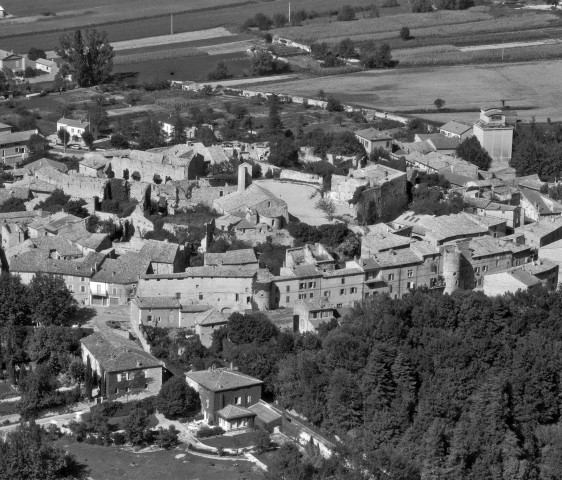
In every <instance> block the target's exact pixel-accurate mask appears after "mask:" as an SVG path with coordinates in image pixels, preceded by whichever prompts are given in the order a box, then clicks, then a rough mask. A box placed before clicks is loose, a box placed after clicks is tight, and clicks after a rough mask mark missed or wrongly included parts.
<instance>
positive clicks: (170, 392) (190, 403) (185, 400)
mask: <svg viewBox="0 0 562 480" xmlns="http://www.w3.org/2000/svg"><path fill="white" fill-rule="evenodd" d="M156 408H157V409H158V411H159V412H160V413H162V414H163V415H164V416H165V417H166V418H170V419H177V418H181V417H187V416H188V415H190V414H194V413H196V412H197V411H198V410H199V409H200V408H201V402H200V400H199V394H198V393H197V392H196V391H195V390H194V389H193V388H191V387H190V386H189V385H188V384H187V382H186V381H185V377H183V376H177V377H173V378H171V379H170V380H168V381H167V382H166V383H164V385H162V388H161V389H160V392H159V393H158V397H156Z"/></svg>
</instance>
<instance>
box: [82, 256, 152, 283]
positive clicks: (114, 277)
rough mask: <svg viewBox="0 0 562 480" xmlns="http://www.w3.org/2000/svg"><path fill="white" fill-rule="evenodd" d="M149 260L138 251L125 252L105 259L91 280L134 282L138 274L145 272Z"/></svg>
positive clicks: (148, 265)
mask: <svg viewBox="0 0 562 480" xmlns="http://www.w3.org/2000/svg"><path fill="white" fill-rule="evenodd" d="M149 267H150V260H149V259H148V258H146V257H143V256H142V255H139V254H138V253H133V252H130V253H125V254H124V255H122V256H120V257H119V258H118V259H116V260H115V259H112V258H109V259H107V260H106V261H105V262H104V263H103V265H102V267H101V269H100V271H99V272H97V273H96V274H95V275H94V277H93V278H92V281H93V282H101V283H117V284H122V285H126V284H130V283H136V282H137V281H138V279H139V277H140V276H142V275H144V274H146V272H147V271H148V269H149Z"/></svg>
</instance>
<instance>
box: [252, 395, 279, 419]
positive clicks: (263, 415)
mask: <svg viewBox="0 0 562 480" xmlns="http://www.w3.org/2000/svg"><path fill="white" fill-rule="evenodd" d="M248 410H250V411H251V412H254V413H255V414H256V415H257V416H258V418H259V419H260V420H261V421H263V422H265V423H270V422H274V421H276V420H280V419H281V414H279V413H277V412H276V411H275V410H274V409H273V408H271V407H270V406H269V405H268V404H267V403H265V402H264V401H263V400H260V401H259V402H258V403H254V404H253V405H250V406H249V407H248Z"/></svg>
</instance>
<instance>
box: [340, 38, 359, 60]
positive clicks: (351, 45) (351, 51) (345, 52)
mask: <svg viewBox="0 0 562 480" xmlns="http://www.w3.org/2000/svg"><path fill="white" fill-rule="evenodd" d="M337 52H338V55H340V56H341V57H344V58H355V57H356V55H357V52H356V51H355V42H354V41H353V40H351V39H350V38H345V39H343V40H342V41H341V42H340V43H339V44H338V46H337Z"/></svg>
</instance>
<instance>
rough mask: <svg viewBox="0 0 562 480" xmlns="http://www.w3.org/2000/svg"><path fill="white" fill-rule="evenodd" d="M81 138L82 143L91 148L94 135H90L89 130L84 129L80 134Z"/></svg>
mask: <svg viewBox="0 0 562 480" xmlns="http://www.w3.org/2000/svg"><path fill="white" fill-rule="evenodd" d="M82 140H83V142H84V144H85V145H86V146H87V147H88V148H89V149H90V150H92V148H93V146H94V136H93V135H92V133H91V132H89V131H87V130H86V131H84V133H83V134H82Z"/></svg>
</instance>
